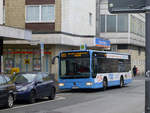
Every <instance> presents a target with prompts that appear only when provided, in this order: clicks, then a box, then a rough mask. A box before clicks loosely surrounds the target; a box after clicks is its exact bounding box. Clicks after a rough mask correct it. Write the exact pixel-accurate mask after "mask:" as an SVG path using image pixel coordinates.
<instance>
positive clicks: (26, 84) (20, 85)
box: [16, 83, 32, 89]
mask: <svg viewBox="0 0 150 113" xmlns="http://www.w3.org/2000/svg"><path fill="white" fill-rule="evenodd" d="M30 85H32V83H23V84H16V89H20V88H22V87H24V86H30Z"/></svg>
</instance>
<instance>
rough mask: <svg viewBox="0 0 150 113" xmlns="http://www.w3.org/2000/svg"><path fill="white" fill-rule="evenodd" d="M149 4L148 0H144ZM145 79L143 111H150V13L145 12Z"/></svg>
mask: <svg viewBox="0 0 150 113" xmlns="http://www.w3.org/2000/svg"><path fill="white" fill-rule="evenodd" d="M146 6H150V0H146ZM145 54H146V66H145V67H146V80H145V113H150V13H149V12H146V53H145Z"/></svg>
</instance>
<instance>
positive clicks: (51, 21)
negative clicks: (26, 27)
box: [25, 4, 56, 23]
mask: <svg viewBox="0 0 150 113" xmlns="http://www.w3.org/2000/svg"><path fill="white" fill-rule="evenodd" d="M34 6H38V8H39V19H38V21H28V20H27V8H28V7H34ZM42 6H53V7H54V19H53V20H48V21H43V20H42ZM55 19H56V18H55V4H43V5H26V6H25V22H26V23H54V22H55Z"/></svg>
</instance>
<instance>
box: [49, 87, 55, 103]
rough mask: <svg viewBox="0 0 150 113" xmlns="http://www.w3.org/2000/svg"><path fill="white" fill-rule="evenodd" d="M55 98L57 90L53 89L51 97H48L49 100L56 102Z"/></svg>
mask: <svg viewBox="0 0 150 113" xmlns="http://www.w3.org/2000/svg"><path fill="white" fill-rule="evenodd" d="M55 96H56V90H55V88H52V89H51V92H50V96H49V97H48V99H49V100H54V99H55Z"/></svg>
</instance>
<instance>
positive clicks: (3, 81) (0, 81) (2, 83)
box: [0, 76, 7, 85]
mask: <svg viewBox="0 0 150 113" xmlns="http://www.w3.org/2000/svg"><path fill="white" fill-rule="evenodd" d="M6 83H7V82H6V80H5V79H4V78H3V77H2V76H0V85H4V84H6Z"/></svg>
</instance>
